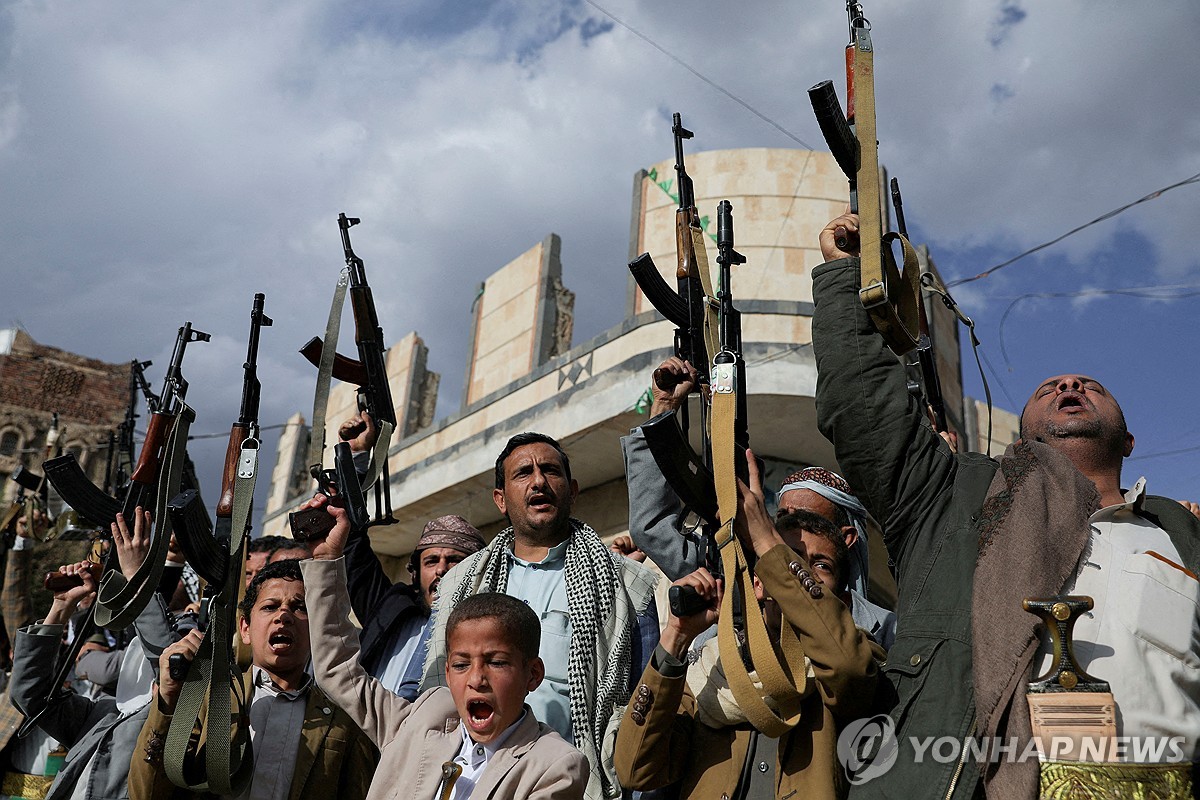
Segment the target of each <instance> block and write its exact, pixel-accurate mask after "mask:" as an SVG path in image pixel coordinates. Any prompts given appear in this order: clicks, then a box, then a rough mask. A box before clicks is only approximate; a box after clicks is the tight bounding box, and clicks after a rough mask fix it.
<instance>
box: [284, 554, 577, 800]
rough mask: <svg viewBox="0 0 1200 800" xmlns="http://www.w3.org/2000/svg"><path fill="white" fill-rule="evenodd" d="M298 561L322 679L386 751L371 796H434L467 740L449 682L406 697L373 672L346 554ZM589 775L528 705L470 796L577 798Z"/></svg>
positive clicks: (377, 799) (386, 799)
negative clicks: (366, 663) (365, 660)
mask: <svg viewBox="0 0 1200 800" xmlns="http://www.w3.org/2000/svg"><path fill="white" fill-rule="evenodd" d="M301 568H302V569H303V571H304V586H305V592H306V599H307V602H306V605H307V606H308V624H309V630H310V631H311V635H312V647H313V672H314V674H315V675H316V678H317V683H318V684H320V686H321V688H322V689H324V690H325V691H326V693H328V695H329V696H330V697H331V698H333V700H334V701H335V702H337V703H338V704H339V705H341V706H342V708H344V709H346V712H347V713H348V714H349V715H350V718H351V719H353V720H354V722H355V723H357V724H358V725H359V726H360V727H361V728H362V729H363V731H364V732H365V733H366V734H367V736H368V737H369V738H370V739H371V741H372V742H374V743H375V744H376V745H377V746H378V747H379V749H380V751H381V757H380V763H379V769H378V770H377V771H376V773H375V780H374V782H372V784H371V790H370V792H369V793H368V794H367V800H390V799H391V798H400V797H403V798H406V800H407V798H414V800H426V798H432V797H433V795H434V792H435V791H436V789H437V786H438V782H439V781H440V780H441V770H442V764H443V763H445V762H447V761H451V760H453V759H454V757H455V756H456V755H458V751H459V748H460V747H461V746H462V734H461V733H460V732H459V718H458V710H457V709H456V708H455V705H454V699H453V697H451V695H450V690H449V689H446V688H444V687H439V688H436V689H430V690H429V691H427V692H424V693H422V694H421V696H420V697H418V698H417V699H416V701H415V702H412V703H409V702H408V701H407V700H404V699H403V698H401V697H397V696H396V695H394V694H392V693H391V692H390V691H388V690H387V689H386V688H384V686H383V684H381V683H380V682H379V681H377V680H375V679H374V678H372V677H371V676H370V675H368V674H367V673H366V671H365V670H364V669H363V668H362V666H361V665H360V664H359V662H358V653H359V647H358V630H357V629H356V628H355V627H354V626H353V625H352V624H351V623H350V597H349V594H348V592H347V590H346V567H345V562H344V560H343V559H338V560H336V561H313V560H308V561H303V562H301ZM587 779H588V763H587V759H585V758H584V757H583V754H582V753H580V752H579V751H578V750H576V749H575V748H574V747H572V746H571V745H569V744H567V743H566V742H565V741H564V740H563V739H562V737H560V736H559V735H558V734H557V733H555V732H554V731H553V730H551V729H550V728H549V727H547V726H546V725H543V724H542V723H540V722H538V721H537V718H536V717H534V715H533V713H532V711H530V710H529V708H528V706H526V713H525V718H524V719H523V720H522V721H521V723H520V724H519V725H518V726H517V729H516V730H514V731H513V732H512V735H510V736H509V738H508V739H507V740H506V742H505V743H504V745H503V746H502V747H501V748H500V749H499V750H497V751H496V753H495V754H493V755H492V757H491V759H490V760H489V761H488V764H487V767H486V768H485V769H484V771H483V774H482V775H481V776H480V778H479V781H478V782H477V783H476V785H475V790H474V791H473V792H472V793H471V798H472V800H485V799H487V798H496V800H500V799H501V798H504V799H505V800H508V799H509V798H520V800H524V798H530V799H531V800H560V799H561V800H578V799H579V798H582V797H583V790H584V787H586V786H587Z"/></svg>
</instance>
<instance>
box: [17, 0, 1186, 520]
mask: <svg viewBox="0 0 1200 800" xmlns="http://www.w3.org/2000/svg"><path fill="white" fill-rule="evenodd" d="M687 7H688V9H689V13H687V14H686V15H684V14H682V13H680V12H679V9H680V8H682V6H681V4H677V3H661V2H651V1H650V0H598V4H593V3H591V2H586V1H585V2H579V1H578V0H470V1H468V0H459V2H454V3H438V2H433V1H432V0H408V2H403V3H378V2H364V1H363V0H343V2H327V0H292V2H288V3H278V2H258V1H257V0H241V1H240V2H238V3H225V2H207V3H187V2H184V3H158V2H154V3H152V2H143V0H127V2H123V3H121V4H118V5H114V4H112V3H102V2H89V1H88V0H72V1H71V2H64V1H63V0H37V1H36V2H35V1H34V0H24V1H20V2H9V1H8V0H2V1H0V185H2V186H3V191H2V192H0V242H3V251H2V254H0V265H2V267H0V278H2V281H0V326H9V325H21V326H23V327H25V328H26V329H27V330H28V331H29V333H30V334H31V335H32V336H33V337H34V338H35V339H37V340H38V341H40V342H43V343H46V344H51V345H54V346H58V347H63V348H66V349H68V350H73V351H76V352H80V353H84V354H87V355H90V356H94V357H98V358H102V359H107V360H111V361H127V360H129V359H130V358H132V357H135V356H137V357H140V358H143V359H145V358H151V359H153V360H154V361H155V367H154V368H152V370H151V374H152V377H154V379H155V382H156V384H157V383H159V381H160V379H161V374H162V373H161V369H162V368H163V367H164V366H165V364H166V361H167V359H168V355H169V352H170V347H171V344H172V341H173V337H174V332H175V329H176V328H177V327H178V326H179V325H180V324H182V322H183V321H184V320H191V321H192V322H193V323H194V324H195V325H196V327H198V328H200V329H202V330H205V331H208V332H210V333H212V334H213V340H212V342H210V343H208V344H204V345H197V346H195V347H193V348H192V349H191V350H189V353H188V358H187V362H186V365H185V366H186V373H187V375H188V376H189V378H190V380H191V382H192V392H191V396H190V397H189V400H190V401H191V402H192V404H193V405H194V406H195V407H196V408H197V410H198V413H199V419H198V421H197V423H196V425H195V427H194V430H195V431H197V432H217V431H221V430H228V425H229V423H230V422H231V421H232V420H233V418H234V417H235V416H236V414H237V404H238V400H239V397H240V384H239V381H240V375H241V371H240V366H241V362H242V359H243V357H244V352H245V344H244V341H245V335H246V327H247V317H248V312H249V306H250V299H251V295H252V293H253V292H255V291H263V292H266V294H267V313H268V314H269V315H271V316H273V317H274V318H275V320H276V324H275V327H274V328H271V329H269V330H267V331H265V332H264V334H263V338H262V354H261V376H262V380H263V385H264V396H263V408H262V421H263V423H264V424H267V425H269V424H272V423H278V422H282V421H283V420H284V419H285V418H286V417H287V416H288V415H290V414H291V413H293V412H294V411H297V410H301V411H304V412H305V413H306V415H307V414H309V413H310V411H311V402H312V401H311V393H312V386H313V379H314V373H313V371H312V370H311V368H310V367H309V366H308V365H307V363H306V362H304V361H303V360H302V359H301V358H300V357H299V356H298V355H296V353H295V350H296V348H297V347H298V346H299V345H300V344H302V343H303V342H304V341H305V340H306V339H307V338H308V337H310V336H311V335H314V334H317V333H319V332H320V330H321V329H323V327H324V317H325V314H326V313H327V310H328V302H329V296H330V293H331V290H332V285H333V282H334V280H335V279H336V276H337V272H338V270H339V268H340V266H341V261H342V259H341V250H340V245H339V241H338V238H337V228H336V223H335V219H336V217H337V214H338V212H340V211H345V212H347V213H348V214H350V215H352V216H358V217H361V218H362V220H363V223H362V225H360V226H359V227H357V228H355V229H354V233H353V236H354V244H355V247H356V249H357V250H358V252H359V254H360V255H361V256H362V257H363V258H364V259H365V261H366V266H367V272H368V275H369V277H370V280H371V282H372V285H373V286H374V288H375V296H376V300H377V302H378V304H379V313H380V319H381V322H382V325H383V328H384V330H385V332H386V334H387V336H388V339H389V341H395V340H396V339H398V338H400V337H401V336H402V335H403V334H404V333H406V332H407V331H409V330H413V329H415V330H417V331H418V332H419V333H420V334H421V335H422V336H423V337H424V338H425V341H426V343H427V344H428V345H429V347H430V368H431V369H433V370H435V371H438V372H440V373H441V374H442V388H441V395H440V402H439V407H438V411H439V416H444V415H445V414H448V413H452V412H453V411H455V410H456V409H457V407H458V403H459V399H460V396H461V390H462V378H463V374H464V368H465V359H466V354H467V333H468V330H469V323H470V305H471V301H472V298H473V291H472V288H473V287H475V286H477V285H478V283H479V282H480V281H481V280H482V279H483V278H485V277H486V276H487V275H488V274H490V273H491V272H492V271H494V270H495V269H497V268H498V267H500V266H501V265H503V264H504V263H506V262H507V261H509V260H510V259H511V258H512V257H514V256H515V255H517V254H519V253H521V252H523V251H524V250H526V249H527V248H528V247H530V246H531V245H532V244H534V243H535V242H537V241H539V240H540V239H542V238H543V237H544V236H545V235H546V233H548V232H550V231H553V232H556V233H558V234H559V235H561V236H562V239H563V252H562V257H563V263H564V280H565V282H566V284H567V285H568V287H569V288H571V289H573V290H574V291H576V292H577V293H579V295H580V296H583V297H586V298H587V302H583V303H579V304H578V306H577V319H576V327H575V341H576V342H581V341H584V340H586V339H587V338H589V337H590V336H593V335H595V334H597V333H599V332H601V331H603V330H606V329H608V328H609V327H611V326H613V325H615V324H616V323H617V322H618V321H619V320H620V318H621V315H622V314H623V311H624V299H625V285H626V284H625V281H626V277H625V276H626V271H625V266H624V265H625V260H626V253H627V249H628V226H629V212H630V209H629V198H630V187H631V179H632V175H633V173H634V172H635V171H636V170H637V169H639V168H640V167H643V166H646V165H648V164H651V163H655V162H657V161H660V160H662V159H664V158H666V157H668V156H669V155H670V152H671V151H670V147H671V144H670V138H669V131H668V129H669V119H670V113H671V112H672V111H676V110H678V111H682V112H683V113H684V115H685V119H686V120H687V121H688V125H689V127H691V128H693V129H694V130H695V131H697V137H696V139H695V141H694V144H695V149H705V150H707V149H720V148H731V147H797V146H801V145H799V144H797V140H799V141H800V142H803V143H805V144H806V145H811V146H814V147H821V146H822V140H821V136H820V133H819V132H818V130H817V127H816V124H815V123H814V121H813V119H812V113H811V110H810V108H809V106H808V102H807V97H806V94H805V90H806V89H807V88H808V87H809V86H810V85H812V84H814V83H816V82H817V81H819V80H822V79H824V78H837V79H838V83H839V84H840V83H841V78H840V75H841V70H842V67H841V62H842V46H843V45H844V43H845V38H846V32H845V18H844V12H843V9H842V6H841V3H840V2H837V0H830V1H828V2H822V3H815V2H806V3H795V2H765V1H764V2H758V3H752V4H738V3H728V2H723V3H717V2H712V1H711V0H700V1H699V2H693V3H689V4H687ZM118 10H119V12H120V13H118ZM866 11H867V16H868V17H869V18H870V19H871V21H872V23H873V25H874V38H875V42H876V47H877V50H878V53H877V56H876V63H877V69H878V80H877V89H878V93H879V134H880V139H881V157H882V159H883V161H884V162H885V163H886V164H887V165H888V166H889V167H890V169H891V170H892V173H893V174H895V175H898V176H900V177H901V180H902V183H903V186H904V190H905V205H906V210H907V212H908V217H909V226H910V230H911V231H912V232H913V234H914V237H913V238H914V239H918V240H923V241H925V242H927V243H928V244H929V245H930V247H931V249H932V251H933V253H934V255H935V258H936V260H937V262H938V265H939V267H940V269H941V270H942V272H943V274H944V275H945V276H946V277H947V278H948V279H952V278H961V277H967V276H971V275H974V274H976V273H979V272H980V271H982V270H984V269H985V268H987V267H989V266H992V265H993V264H996V263H998V262H1000V261H1003V260H1005V259H1007V258H1009V257H1011V256H1013V255H1016V254H1017V253H1020V252H1021V251H1023V250H1025V249H1026V248H1029V247H1032V246H1034V245H1037V244H1039V243H1042V242H1044V241H1047V240H1049V239H1052V238H1054V237H1056V236H1058V235H1060V234H1062V233H1064V232H1066V231H1067V230H1069V229H1071V228H1074V227H1075V226H1077V225H1080V224H1082V223H1084V222H1087V221H1088V220H1091V219H1093V218H1095V217H1098V216H1100V215H1101V214H1103V213H1105V212H1107V211H1109V210H1111V209H1114V208H1116V207H1118V206H1121V205H1123V204H1125V203H1127V202H1130V201H1132V200H1135V199H1137V198H1139V197H1142V196H1144V195H1146V194H1148V193H1150V192H1153V191H1154V190H1156V189H1159V188H1162V187H1164V186H1167V185H1170V184H1173V183H1176V182H1178V181H1180V180H1183V179H1185V178H1188V177H1190V176H1192V175H1195V174H1196V173H1200V114H1198V112H1197V104H1196V91H1195V85H1196V78H1197V76H1198V75H1200V51H1198V50H1197V48H1196V47H1195V39H1196V36H1197V34H1198V33H1200V5H1197V4H1196V3H1195V2H1188V1H1187V0H1176V1H1175V2H1168V1H1164V2H1160V3H1156V4H1154V7H1153V9H1152V11H1153V13H1151V12H1150V11H1149V10H1147V8H1146V7H1144V6H1142V5H1140V4H1136V3H1128V2H1117V1H1116V0H1089V1H1088V2H1082V0H1056V2H1053V3H1030V2H1020V3H1018V2H1002V1H999V0H958V1H956V2H915V0H908V1H907V2H889V3H876V2H872V3H870V4H869V5H868V6H867V8H866ZM606 12H607V13H606ZM613 17H616V18H619V19H620V20H622V21H623V22H624V23H625V25H622V24H620V23H617V22H615V21H614V19H613ZM626 26H628V27H626ZM630 27H632V28H634V29H636V31H638V32H639V33H640V34H641V35H642V36H638V35H636V34H635V33H633V32H631V30H630V29H629V28H630ZM643 37H644V38H643ZM647 39H649V40H650V41H651V42H653V43H654V45H657V46H658V48H661V49H656V47H655V46H653V45H652V44H651V43H648V42H647ZM663 50H666V51H668V52H669V53H673V54H675V56H677V57H678V58H679V59H682V60H684V61H686V62H687V63H688V64H690V65H691V67H693V68H694V70H695V71H697V72H699V73H701V74H702V75H704V76H706V77H707V78H708V79H709V80H711V81H712V82H715V83H717V84H719V85H720V86H721V87H723V88H724V89H725V90H727V91H728V92H729V93H731V94H733V95H736V96H738V97H740V98H741V99H742V100H743V101H744V102H745V103H747V104H749V105H750V106H752V107H753V108H755V109H757V110H758V111H759V112H761V114H763V115H764V116H766V117H768V118H769V119H771V120H772V121H774V122H775V123H776V124H777V125H778V126H779V127H782V128H783V129H785V130H786V131H788V132H789V133H790V137H789V135H785V134H784V133H781V132H780V130H778V129H777V128H776V127H772V126H771V125H769V124H767V123H766V122H764V121H763V120H762V119H760V118H758V117H756V116H754V115H753V114H751V113H749V112H748V111H747V110H746V109H745V108H744V107H742V106H741V105H738V104H737V103H735V102H734V101H732V100H731V99H729V98H728V97H727V96H725V95H724V94H722V93H720V92H719V91H717V90H715V89H714V88H713V87H712V86H710V85H709V84H707V83H705V82H704V81H703V80H701V79H700V78H698V77H697V76H696V75H695V74H693V73H692V72H690V71H689V70H688V69H686V68H685V67H684V66H681V65H680V64H679V63H677V61H675V60H672V58H670V57H669V56H668V55H666V54H664V52H662V51H663ZM791 137H794V138H791ZM1197 219H1200V185H1195V184H1194V185H1188V186H1184V187H1181V188H1178V189H1175V190H1173V191H1171V192H1168V193H1166V194H1163V195H1162V196H1161V197H1159V198H1157V199H1154V200H1152V201H1149V202H1147V203H1144V204H1142V205H1140V206H1138V207H1137V208H1135V209H1133V210H1131V211H1129V212H1127V213H1125V214H1122V215H1120V216H1118V217H1116V218H1114V219H1112V220H1109V221H1106V222H1103V223H1101V224H1098V225H1095V226H1092V227H1090V228H1088V229H1087V230H1086V231H1085V232H1083V233H1081V234H1079V235H1077V236H1074V237H1071V238H1069V239H1067V240H1066V241H1065V242H1063V243H1062V244H1059V245H1056V246H1054V247H1051V248H1048V249H1046V250H1044V251H1042V252H1041V253H1039V254H1037V255H1035V256H1031V257H1029V258H1026V259H1023V260H1021V261H1019V262H1017V263H1015V264H1014V265H1012V266H1011V267H1008V268H1006V269H1004V270H1002V271H1000V272H997V273H996V274H995V275H993V276H992V277H990V278H988V279H986V280H982V281H977V282H974V283H971V284H965V285H963V286H961V287H960V288H959V289H958V290H957V294H958V296H959V299H960V301H961V302H962V303H963V305H964V307H965V308H966V310H967V312H968V313H969V314H971V315H973V316H974V317H975V318H976V319H977V320H978V322H979V332H980V337H981V338H982V339H983V341H984V345H985V355H986V357H987V359H988V361H989V362H990V364H991V365H992V367H993V368H994V370H995V374H994V375H989V380H990V381H991V383H992V388H993V393H994V395H995V398H996V402H997V403H998V404H1000V405H1002V406H1008V407H1015V406H1019V405H1020V403H1021V402H1023V400H1024V398H1025V397H1026V395H1027V394H1028V393H1029V392H1030V391H1031V390H1032V387H1033V386H1034V385H1035V384H1036V383H1037V382H1038V381H1039V380H1040V379H1042V378H1044V377H1045V376H1047V375H1049V374H1054V373H1057V372H1061V371H1066V370H1073V371H1074V370H1078V371H1082V372H1088V373H1091V374H1094V375H1095V376H1096V377H1098V378H1100V379H1101V380H1102V381H1104V382H1105V383H1106V384H1108V385H1109V386H1110V387H1111V388H1112V390H1113V391H1114V393H1116V394H1117V396H1118V398H1119V399H1120V400H1121V401H1122V403H1123V405H1124V407H1125V409H1126V413H1127V416H1128V418H1129V420H1130V426H1131V429H1132V430H1133V431H1134V433H1135V434H1136V435H1137V437H1138V444H1137V449H1136V451H1135V456H1142V457H1141V458H1140V459H1139V460H1137V461H1133V462H1131V463H1130V464H1129V465H1128V467H1127V478H1129V477H1130V476H1129V474H1128V473H1129V472H1137V473H1145V474H1147V475H1148V476H1149V478H1150V486H1151V487H1152V489H1153V490H1155V491H1157V492H1160V493H1163V494H1168V495H1173V496H1179V497H1190V498H1193V499H1195V498H1197V497H1200V415H1197V414H1196V413H1195V411H1194V405H1193V403H1192V402H1191V401H1192V400H1193V398H1194V397H1195V396H1196V395H1197V394H1198V389H1200V386H1198V381H1197V378H1196V352H1197V344H1200V335H1198V334H1197V327H1196V324H1195V323H1196V320H1197V319H1198V315H1197V304H1198V302H1200V298H1198V297H1196V296H1194V295H1193V296H1188V289H1187V288H1179V287H1188V286H1191V287H1196V286H1198V285H1200V257H1198V256H1197V255H1196V250H1195V248H1194V242H1195V238H1194V237H1195V228H1194V227H1193V226H1194V225H1196V221H1197ZM1164 285H1165V286H1168V287H1173V288H1168V289H1166V290H1156V291H1155V292H1154V293H1155V294H1156V295H1158V297H1157V298H1152V299H1147V298H1144V297H1132V296H1129V295H1117V296H1105V295H1102V296H1096V295H1094V294H1089V295H1083V296H1077V297H1041V298H1028V299H1023V300H1018V301H1017V302H1016V305H1012V304H1013V302H1014V299H1015V298H1019V297H1021V296H1022V295H1025V294H1029V293H1042V294H1049V293H1060V294H1061V293H1076V292H1081V291H1087V292H1092V291H1094V290H1106V289H1113V288H1124V287H1146V286H1164ZM1163 298H1166V299H1163ZM1006 311H1007V312H1008V314H1007V316H1005V313H1006ZM347 316H348V315H347ZM1002 319H1003V320H1004V327H1003V349H1002V348H1001V335H1000V334H1001V330H1000V323H1001V320H1002ZM968 363H973V362H968V361H967V360H966V359H964V365H966V364H968ZM964 372H966V378H967V385H968V389H969V390H970V391H971V392H972V393H973V394H976V395H981V394H982V392H981V390H980V388H979V381H978V378H977V377H975V378H973V377H972V376H971V373H970V371H969V370H967V368H966V366H964ZM274 443H275V437H274V432H271V433H270V434H269V435H268V436H267V452H273V448H274ZM222 447H223V443H222V442H221V440H220V439H214V440H203V441H198V442H196V443H195V444H194V446H193V450H194V452H195V455H196V457H197V460H198V461H199V462H200V465H201V468H202V469H203V470H205V472H206V475H207V476H208V477H209V481H210V484H211V483H215V481H216V480H217V473H218V472H219V466H218V465H219V459H220V456H221V449H222ZM1172 453H1174V454H1172ZM206 495H207V496H208V497H209V498H210V500H211V499H212V498H214V497H215V489H213V488H211V486H210V488H208V489H207V490H206Z"/></svg>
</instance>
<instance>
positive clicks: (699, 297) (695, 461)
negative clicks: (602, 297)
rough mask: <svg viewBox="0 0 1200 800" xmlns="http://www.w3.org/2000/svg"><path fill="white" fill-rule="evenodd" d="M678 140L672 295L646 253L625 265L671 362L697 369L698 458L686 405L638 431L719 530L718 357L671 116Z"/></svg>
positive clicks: (690, 192) (664, 385) (666, 383)
mask: <svg viewBox="0 0 1200 800" xmlns="http://www.w3.org/2000/svg"><path fill="white" fill-rule="evenodd" d="M671 133H672V134H673V136H674V138H675V173H676V175H677V176H678V177H677V184H678V188H679V208H678V210H676V212H675V251H676V270H675V278H676V282H677V287H676V289H671V287H670V286H669V285H668V284H667V282H666V281H665V280H663V277H662V275H661V274H660V273H659V271H658V268H657V267H655V265H654V260H653V259H652V258H651V257H650V254H649V253H642V254H641V255H640V256H638V257H637V258H636V259H634V260H633V261H632V262H630V264H629V271H630V273H632V275H633V278H634V280H635V281H636V282H637V285H638V287H639V288H640V289H641V290H642V293H643V294H645V295H646V299H647V300H649V301H650V304H651V305H652V306H654V308H655V309H656V310H657V311H658V312H659V313H660V314H662V315H663V316H664V317H666V319H667V320H668V321H670V322H672V323H674V325H675V355H676V356H677V357H679V358H681V359H683V360H684V361H687V362H688V363H689V364H691V365H692V367H693V368H695V370H696V373H697V380H696V390H697V391H699V392H700V396H701V402H700V437H701V448H700V452H699V453H697V452H696V451H695V450H693V449H692V446H691V444H690V442H689V441H688V429H689V422H688V413H687V404H686V403H684V404H683V405H681V406H680V408H679V411H678V412H675V411H671V412H667V413H665V414H660V415H659V416H657V417H655V418H653V419H651V420H649V421H647V422H646V423H645V424H643V425H642V431H643V433H644V434H645V436H646V441H647V444H648V445H649V447H650V452H651V454H652V455H653V456H654V460H655V463H656V464H658V467H659V469H660V470H661V471H662V473H663V475H664V477H666V479H667V482H668V483H670V484H671V487H672V488H673V489H674V490H675V493H676V494H677V495H679V498H680V500H681V501H682V502H683V504H684V505H685V506H687V507H688V508H689V509H691V510H692V511H693V512H695V514H696V515H697V516H699V517H700V518H701V520H703V521H704V523H705V524H706V525H707V526H709V527H713V526H715V525H716V524H717V499H716V494H715V493H714V491H713V488H712V457H711V449H712V448H711V446H710V442H709V439H708V428H709V426H708V406H707V402H706V400H705V396H706V395H707V390H708V387H709V382H710V381H709V368H710V366H711V364H712V358H713V356H714V355H716V351H715V343H716V310H715V308H714V307H713V304H712V303H711V302H710V300H709V298H713V297H714V293H713V291H712V285H711V283H712V278H711V273H710V270H709V265H708V252H707V250H706V249H705V246H704V229H703V227H702V226H701V222H700V214H699V212H698V211H697V210H696V197H695V190H694V188H693V184H692V178H691V176H689V175H688V173H687V168H686V167H685V165H684V160H683V141H684V140H685V139H691V138H692V136H693V135H694V134H693V133H692V132H691V131H689V130H688V129H686V128H684V127H683V124H682V120H681V118H680V115H679V114H675V115H674V116H673V117H672V125H671ZM654 382H655V383H656V384H657V385H658V387H659V388H660V389H663V390H667V391H669V390H671V389H673V388H674V387H675V385H676V383H677V379H676V378H675V377H674V376H672V375H671V374H669V373H664V372H660V371H656V372H655V374H654Z"/></svg>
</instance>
